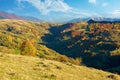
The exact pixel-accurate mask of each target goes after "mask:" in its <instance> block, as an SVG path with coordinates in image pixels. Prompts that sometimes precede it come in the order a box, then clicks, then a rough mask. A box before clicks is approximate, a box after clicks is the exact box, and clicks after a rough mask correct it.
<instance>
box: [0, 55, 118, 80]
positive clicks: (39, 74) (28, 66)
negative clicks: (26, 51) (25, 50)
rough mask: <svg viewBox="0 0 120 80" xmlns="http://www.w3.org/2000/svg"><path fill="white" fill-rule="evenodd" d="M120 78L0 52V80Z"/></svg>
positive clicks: (110, 74) (50, 61) (93, 70)
mask: <svg viewBox="0 0 120 80" xmlns="http://www.w3.org/2000/svg"><path fill="white" fill-rule="evenodd" d="M113 79H114V80H119V79H120V77H119V76H118V75H115V74H112V73H109V72H104V71H102V70H96V69H93V68H87V67H85V66H76V65H73V64H70V63H61V62H57V61H52V60H46V59H43V58H41V59H40V58H35V57H30V56H29V57H28V56H20V55H12V54H3V53H0V80H113Z"/></svg>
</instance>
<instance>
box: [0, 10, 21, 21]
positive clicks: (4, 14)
mask: <svg viewBox="0 0 120 80" xmlns="http://www.w3.org/2000/svg"><path fill="white" fill-rule="evenodd" d="M0 18H2V19H22V18H21V17H20V16H17V15H15V14H10V13H7V12H0Z"/></svg>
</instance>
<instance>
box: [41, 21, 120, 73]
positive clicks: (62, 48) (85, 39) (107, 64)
mask: <svg viewBox="0 0 120 80" xmlns="http://www.w3.org/2000/svg"><path fill="white" fill-rule="evenodd" d="M49 30H50V31H51V33H52V34H46V35H45V36H43V37H42V39H43V41H45V42H46V43H47V44H46V46H47V47H49V48H52V49H54V50H56V51H57V52H59V53H63V54H64V55H67V56H69V57H73V58H76V57H79V58H81V59H82V63H83V64H85V65H86V66H90V67H94V68H99V69H104V70H108V71H113V72H114V70H115V72H117V73H120V69H119V68H118V67H119V66H120V65H119V63H120V62H119V61H120V52H119V50H120V48H119V47H120V45H119V43H120V38H119V36H120V23H87V22H78V23H67V24H64V25H61V26H57V27H51V28H50V29H49ZM56 46H57V47H56ZM116 67H117V68H116ZM113 69H114V70H113Z"/></svg>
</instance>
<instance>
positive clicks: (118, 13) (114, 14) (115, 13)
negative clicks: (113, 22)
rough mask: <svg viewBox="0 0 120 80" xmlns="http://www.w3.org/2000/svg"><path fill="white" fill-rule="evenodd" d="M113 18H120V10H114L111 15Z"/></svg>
mask: <svg viewBox="0 0 120 80" xmlns="http://www.w3.org/2000/svg"><path fill="white" fill-rule="evenodd" d="M110 14H111V16H112V17H115V18H120V10H114V11H113V12H111V13H110Z"/></svg>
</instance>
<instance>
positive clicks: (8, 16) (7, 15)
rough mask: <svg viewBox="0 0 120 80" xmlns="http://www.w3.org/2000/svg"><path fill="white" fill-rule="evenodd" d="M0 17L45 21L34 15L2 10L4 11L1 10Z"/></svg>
mask: <svg viewBox="0 0 120 80" xmlns="http://www.w3.org/2000/svg"><path fill="white" fill-rule="evenodd" d="M0 19H18V20H27V21H33V22H43V20H40V19H38V18H35V17H32V16H18V15H16V14H11V13H7V12H2V11H1V12H0Z"/></svg>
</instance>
